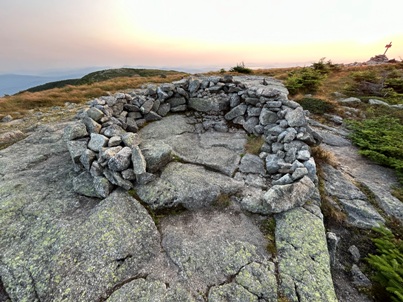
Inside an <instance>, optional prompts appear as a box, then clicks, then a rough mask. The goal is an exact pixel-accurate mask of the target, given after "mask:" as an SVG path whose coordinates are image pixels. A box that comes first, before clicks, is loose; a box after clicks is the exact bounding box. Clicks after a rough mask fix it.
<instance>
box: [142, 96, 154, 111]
mask: <svg viewBox="0 0 403 302" xmlns="http://www.w3.org/2000/svg"><path fill="white" fill-rule="evenodd" d="M153 106H154V101H153V100H150V99H149V100H147V101H145V102H144V103H143V105H141V107H140V111H141V113H143V114H147V113H149V112H150V111H151V109H152V108H153Z"/></svg>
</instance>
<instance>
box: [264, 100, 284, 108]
mask: <svg viewBox="0 0 403 302" xmlns="http://www.w3.org/2000/svg"><path fill="white" fill-rule="evenodd" d="M282 105H283V103H282V102H281V101H268V102H266V106H267V107H268V108H279V107H281V106H282Z"/></svg>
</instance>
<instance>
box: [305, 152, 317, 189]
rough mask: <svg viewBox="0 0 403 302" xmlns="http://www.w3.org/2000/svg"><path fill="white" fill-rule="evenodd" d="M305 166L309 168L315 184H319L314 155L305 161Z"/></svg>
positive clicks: (309, 175) (309, 173)
mask: <svg viewBox="0 0 403 302" xmlns="http://www.w3.org/2000/svg"><path fill="white" fill-rule="evenodd" d="M304 166H305V168H306V169H307V170H308V177H309V178H310V179H311V180H312V181H313V183H314V184H317V183H318V176H317V175H316V163H315V160H314V159H313V157H311V158H310V159H309V160H307V161H304Z"/></svg>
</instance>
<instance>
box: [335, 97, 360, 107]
mask: <svg viewBox="0 0 403 302" xmlns="http://www.w3.org/2000/svg"><path fill="white" fill-rule="evenodd" d="M339 102H340V103H343V104H344V105H348V104H359V103H361V100H360V99H359V98H355V97H350V98H346V99H341V100H339Z"/></svg>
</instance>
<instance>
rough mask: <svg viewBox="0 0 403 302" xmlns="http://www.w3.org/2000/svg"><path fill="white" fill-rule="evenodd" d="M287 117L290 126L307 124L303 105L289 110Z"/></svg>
mask: <svg viewBox="0 0 403 302" xmlns="http://www.w3.org/2000/svg"><path fill="white" fill-rule="evenodd" d="M285 119H286V120H287V122H288V125H289V126H290V127H304V126H305V125H306V123H307V122H306V118H305V113H304V110H303V109H302V107H298V108H296V109H294V110H292V111H288V112H287V114H286V115H285Z"/></svg>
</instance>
